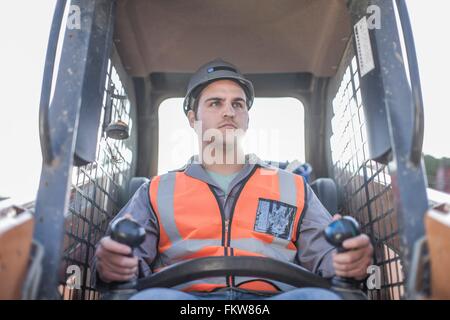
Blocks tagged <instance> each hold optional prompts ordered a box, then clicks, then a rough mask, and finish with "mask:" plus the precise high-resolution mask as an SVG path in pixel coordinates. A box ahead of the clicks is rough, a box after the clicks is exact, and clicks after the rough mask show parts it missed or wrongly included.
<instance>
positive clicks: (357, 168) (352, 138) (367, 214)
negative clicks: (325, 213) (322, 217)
mask: <svg viewBox="0 0 450 320" xmlns="http://www.w3.org/2000/svg"><path fill="white" fill-rule="evenodd" d="M333 111H334V117H333V119H332V137H331V149H332V158H333V167H334V178H335V181H336V183H337V185H338V186H339V188H340V191H341V193H342V196H343V201H342V203H343V207H342V208H341V211H342V213H343V214H345V215H351V216H353V217H355V218H356V219H357V220H358V221H359V223H360V224H361V227H362V231H363V232H364V233H366V234H368V235H369V236H370V237H371V239H372V243H373V244H374V249H375V254H374V262H375V265H376V266H378V267H379V268H378V269H377V268H375V269H374V271H373V272H377V270H379V273H378V274H379V275H380V278H379V280H381V281H380V283H379V284H380V286H378V288H379V289H378V288H372V289H370V288H369V290H368V296H369V298H371V299H400V298H401V297H402V295H403V293H404V286H403V284H404V276H403V273H402V263H401V259H400V256H399V234H398V226H397V214H396V210H395V208H394V199H393V193H392V187H391V180H390V176H389V173H388V169H387V167H386V166H385V165H382V164H380V163H377V162H376V161H373V160H370V159H369V152H368V146H367V136H366V127H365V119H364V111H363V103H362V100H361V91H360V87H359V71H358V65H357V60H356V57H353V58H352V59H351V62H350V63H349V65H348V67H347V69H346V71H345V73H344V76H343V79H342V81H341V83H340V87H339V89H338V92H337V94H336V96H335V98H334V100H333ZM374 275H377V274H376V273H374ZM374 279H376V277H375V278H374ZM375 285H376V283H375Z"/></svg>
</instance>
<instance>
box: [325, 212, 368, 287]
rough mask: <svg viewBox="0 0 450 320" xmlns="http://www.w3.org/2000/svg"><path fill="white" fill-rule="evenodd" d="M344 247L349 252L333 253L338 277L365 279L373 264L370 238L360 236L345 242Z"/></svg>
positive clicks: (363, 235) (364, 235)
mask: <svg viewBox="0 0 450 320" xmlns="http://www.w3.org/2000/svg"><path fill="white" fill-rule="evenodd" d="M334 218H335V219H336V218H337V217H334ZM335 219H333V220H335ZM342 245H343V247H344V249H347V250H348V251H346V252H342V253H337V252H335V253H333V266H334V269H335V271H336V275H337V276H340V277H346V278H354V279H356V280H362V279H364V278H365V277H366V276H367V268H368V267H369V266H370V265H371V264H372V263H373V259H372V255H373V247H372V244H371V242H370V238H369V237H368V236H367V235H366V234H360V235H359V236H357V237H354V238H351V239H347V240H345V241H344V242H343V244H342Z"/></svg>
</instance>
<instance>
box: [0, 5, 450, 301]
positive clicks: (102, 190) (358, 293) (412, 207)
mask: <svg viewBox="0 0 450 320" xmlns="http://www.w3.org/2000/svg"><path fill="white" fill-rule="evenodd" d="M60 37H61V39H63V41H62V42H59V44H58V39H59V38H60ZM58 45H59V46H60V47H61V52H60V56H58V55H57V48H58ZM217 57H220V58H223V59H224V60H227V61H230V62H233V63H234V64H236V65H237V66H239V68H240V69H241V71H243V73H245V76H246V78H248V79H250V80H251V81H252V83H253V85H254V87H255V92H256V98H257V99H258V98H262V99H267V98H270V99H275V98H286V97H288V98H292V99H294V100H296V101H297V102H300V103H301V104H302V105H303V109H304V118H303V119H300V118H297V116H296V115H294V114H287V117H290V118H291V119H290V122H289V123H292V124H291V126H293V127H297V128H300V129H299V130H302V134H304V141H305V142H304V144H305V156H304V159H303V160H304V162H303V163H297V164H293V163H292V161H290V162H286V163H284V164H283V166H284V167H285V168H290V169H291V170H292V171H295V170H299V171H298V172H297V173H298V174H303V175H305V176H307V177H308V183H310V185H311V186H312V188H313V190H314V191H315V193H316V194H317V195H318V196H319V198H320V199H321V201H322V202H323V204H324V205H325V206H326V208H327V209H328V211H330V213H331V214H335V213H340V214H341V215H345V216H351V217H353V219H354V221H356V224H352V223H353V222H351V223H350V222H348V221H350V220H348V221H347V222H348V225H345V226H335V228H338V227H339V228H341V227H342V228H344V230H348V229H345V228H353V227H354V226H355V225H356V226H357V227H358V230H359V232H364V233H366V234H368V235H369V236H370V238H371V240H372V243H373V246H374V249H375V253H374V265H373V266H372V268H370V270H368V276H369V277H368V281H367V282H366V283H363V285H362V286H359V287H358V288H357V289H354V290H353V289H352V290H353V291H352V290H347V291H345V290H341V291H340V292H341V294H342V297H344V298H348V299H359V298H363V299H372V300H385V299H387V300H397V299H422V298H433V297H447V298H449V295H448V294H449V289H450V287H449V286H448V285H443V283H446V282H445V281H443V279H444V278H445V277H447V279H448V276H447V275H446V274H445V273H444V272H442V271H441V270H443V269H444V268H440V266H438V265H437V264H436V263H434V264H433V261H434V260H433V259H432V258H430V257H433V252H441V253H442V254H444V253H443V252H446V251H445V246H448V242H447V245H444V242H442V241H441V240H440V239H442V238H440V237H447V238H448V235H449V229H448V225H447V226H445V223H444V224H442V223H441V222H442V221H444V220H445V219H447V220H446V221H448V211H449V207H448V203H450V201H449V196H448V195H445V194H439V196H436V192H430V190H429V189H428V188H427V181H426V178H425V169H424V166H423V156H422V143H423V135H424V120H423V108H424V107H423V103H422V95H421V86H420V79H419V73H418V65H417V59H416V54H415V47H414V39H413V34H412V30H411V25H410V21H409V16H408V11H407V8H406V4H405V1H404V0H395V1H393V0H389V1H387V0H333V1H330V0H316V1H310V0H285V1H280V2H277V3H276V4H275V3H274V2H273V1H269V0H259V1H255V0H249V1H235V0H232V1H222V0H213V1H207V2H206V1H189V2H187V1H182V0H174V1H161V0H116V1H110V0H94V1H82V0H72V1H70V2H66V1H62V0H58V1H57V3H56V6H55V11H54V17H53V22H52V26H51V30H50V37H49V42H48V48H47V56H46V61H45V71H44V78H43V84H42V94H41V101H40V110H39V136H40V143H41V150H42V157H43V163H42V171H41V177H40V184H39V190H38V193H37V197H36V199H35V201H33V202H32V203H28V204H19V203H13V202H10V201H9V202H8V201H6V200H5V201H0V204H2V205H1V207H0V226H1V225H4V226H5V227H2V228H0V248H1V254H0V256H1V259H2V260H4V261H6V262H5V264H4V268H1V269H0V278H1V279H2V281H0V296H2V297H3V298H6V299H20V298H22V299H67V300H94V299H100V298H110V299H117V298H127V297H129V294H130V293H133V292H136V291H139V290H142V289H145V288H150V287H156V286H167V287H170V286H174V285H177V284H179V283H182V282H186V281H189V280H193V279H198V278H201V277H205V276H212V275H223V274H230V273H231V272H232V273H235V274H237V275H247V276H248V275H249V273H252V272H253V273H256V274H257V275H259V276H261V277H272V278H276V279H277V280H281V281H285V282H287V283H289V284H291V285H294V286H298V287H301V286H314V287H322V288H334V289H336V283H334V282H332V280H328V279H324V278H321V277H320V276H318V275H315V274H312V273H311V272H309V271H308V270H304V269H302V268H301V267H299V266H293V265H289V264H284V263H281V262H277V261H272V260H270V259H264V258H261V259H259V258H250V257H235V259H234V260H230V259H228V260H227V259H223V258H214V257H213V258H205V259H203V260H193V261H189V262H185V263H183V264H181V265H175V266H173V268H171V269H170V270H168V271H167V272H165V273H164V272H161V273H156V274H154V275H153V276H152V277H149V278H148V279H141V280H142V281H141V280H139V281H138V282H137V283H134V284H131V285H130V284H122V286H121V285H118V286H115V287H114V288H110V290H109V291H107V292H99V291H98V290H97V288H95V287H94V286H93V285H92V277H93V275H92V273H91V271H92V270H91V260H92V257H93V255H94V253H95V247H96V244H97V243H98V241H99V240H100V239H101V238H102V237H103V235H104V234H105V231H106V229H107V227H108V225H109V223H110V221H111V220H112V219H113V218H114V217H115V216H116V214H117V213H118V212H119V210H120V209H121V208H122V207H123V206H124V205H125V203H126V202H127V201H128V200H129V199H130V198H131V196H132V195H133V194H134V192H135V191H136V190H137V188H138V187H139V186H140V185H141V184H142V183H143V182H145V181H146V179H148V178H149V177H152V176H155V175H157V174H159V173H161V172H160V171H159V170H160V168H161V163H159V152H160V150H161V149H162V147H163V146H162V145H161V139H160V138H161V128H162V127H163V126H164V125H165V122H163V121H162V120H161V117H160V114H161V112H162V111H163V108H164V106H165V105H164V103H163V102H164V101H166V100H167V99H173V98H183V97H184V95H185V92H186V87H187V83H188V80H189V78H190V76H191V75H192V74H193V72H194V71H195V70H196V69H197V68H198V67H199V66H200V65H202V64H203V63H205V62H207V61H210V60H212V59H214V58H217ZM52 86H54V90H53V91H52ZM52 92H53V94H52ZM180 101H181V100H178V102H179V108H178V109H174V111H173V113H174V114H175V113H179V114H182V115H183V116H184V114H183V108H182V103H181V102H180ZM254 108H255V107H254ZM256 108H257V106H256ZM276 109H277V104H276V103H273V104H272V105H270V110H271V112H273V113H274V114H276V113H281V112H282V111H280V110H276ZM170 112H172V111H170ZM174 116H175V115H174ZM250 117H251V115H250ZM293 117H294V118H293ZM165 121H167V120H165ZM280 139H283V140H284V141H287V142H288V143H289V141H291V139H292V137H290V136H283V137H280ZM171 142H172V143H173V141H170V140H169V139H166V140H164V144H168V143H171ZM166 147H167V146H166ZM168 147H169V148H170V144H169V145H168ZM292 147H294V146H293V145H292ZM299 157H300V155H299ZM183 160H184V159H183ZM186 160H187V159H186ZM264 160H267V161H270V160H274V161H280V159H264ZM278 165H279V166H280V167H282V166H281V164H280V163H278ZM301 166H303V167H301ZM173 169H175V168H173ZM445 203H446V204H445ZM358 225H359V226H358ZM118 228H119V229H120V228H125V229H126V230H127V231H126V234H127V236H126V237H124V239H123V241H124V243H130V245H135V244H136V243H138V242H136V241H138V240H137V238H136V237H134V238H133V235H135V236H136V235H138V234H139V232H140V231H139V228H138V227H136V226H132V225H129V226H119V227H118ZM336 230H337V229H333V230H331V231H330V230H329V232H330V234H331V235H333V234H334V232H337V231H336ZM430 230H431V231H430ZM436 230H439V232H438V231H436ZM349 232H350V231H349ZM430 232H431V233H430ZM127 241H129V242H127ZM447 252H450V250H448V248H447ZM18 253H20V254H18ZM444 255H445V259H443V260H442V261H444V262H445V263H446V266H447V269H448V267H449V266H450V260H449V257H448V254H446V253H445V254H444ZM2 263H3V262H2ZM431 283H433V286H431ZM447 283H448V282H447ZM338 291H339V289H338Z"/></svg>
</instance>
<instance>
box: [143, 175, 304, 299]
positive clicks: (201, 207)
mask: <svg viewBox="0 0 450 320" xmlns="http://www.w3.org/2000/svg"><path fill="white" fill-rule="evenodd" d="M304 183H305V182H304V180H303V178H302V177H301V176H298V175H294V174H292V173H289V172H287V171H284V170H276V169H265V168H259V167H255V169H254V170H253V171H252V173H251V174H250V175H249V177H247V181H244V182H243V183H242V185H241V190H240V192H238V193H237V195H236V199H234V201H235V202H234V204H233V205H234V210H233V211H232V213H231V217H230V220H229V221H225V217H224V213H223V209H222V208H221V207H220V205H219V202H218V200H217V199H216V196H215V194H214V193H213V191H212V188H211V187H210V186H209V185H208V184H207V183H205V182H203V181H201V180H198V179H195V178H192V177H190V176H188V175H186V174H185V173H184V172H170V173H167V174H164V175H161V176H157V177H155V178H153V179H152V182H151V185H150V189H149V197H150V203H151V205H152V208H153V210H154V212H155V213H156V215H157V218H158V224H159V230H160V239H159V244H158V253H159V254H158V257H157V259H156V261H155V263H154V269H155V270H154V271H155V272H158V271H159V270H161V269H162V268H165V267H167V266H170V265H171V264H174V263H177V262H180V261H184V260H188V259H193V258H203V257H210V256H264V257H270V258H274V259H279V260H282V261H285V262H291V263H293V262H294V259H295V256H296V253H297V248H296V246H295V242H296V240H297V236H298V234H297V233H298V232H297V230H298V225H299V223H300V221H301V217H302V215H303V211H304V210H303V209H304V203H305V185H304ZM229 286H236V287H240V288H245V289H248V290H257V291H270V292H273V291H279V290H282V289H280V286H279V285H276V284H275V283H274V282H273V281H266V280H264V279H256V278H244V277H217V278H209V279H202V280H198V281H191V282H189V283H188V284H186V285H184V286H180V287H178V289H179V290H182V291H208V292H209V291H213V290H216V289H218V288H223V287H229Z"/></svg>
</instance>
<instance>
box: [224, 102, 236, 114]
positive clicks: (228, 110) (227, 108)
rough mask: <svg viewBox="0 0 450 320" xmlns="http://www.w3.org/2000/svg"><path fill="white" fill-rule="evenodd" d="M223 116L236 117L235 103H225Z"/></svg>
mask: <svg viewBox="0 0 450 320" xmlns="http://www.w3.org/2000/svg"><path fill="white" fill-rule="evenodd" d="M223 116H224V117H230V118H232V117H234V116H235V110H234V108H233V103H232V102H226V103H225V106H224V111H223Z"/></svg>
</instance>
